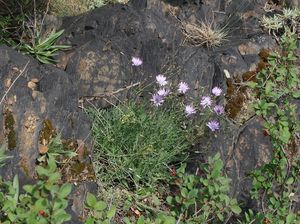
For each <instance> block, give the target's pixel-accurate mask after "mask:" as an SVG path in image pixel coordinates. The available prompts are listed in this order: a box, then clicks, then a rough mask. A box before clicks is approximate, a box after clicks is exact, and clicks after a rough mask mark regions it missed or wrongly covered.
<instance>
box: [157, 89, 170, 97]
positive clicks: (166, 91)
mask: <svg viewBox="0 0 300 224" xmlns="http://www.w3.org/2000/svg"><path fill="white" fill-rule="evenodd" d="M169 93H170V90H168V89H165V88H163V89H160V90H158V91H157V94H158V95H160V96H162V97H166V96H167V95H168V94H169Z"/></svg>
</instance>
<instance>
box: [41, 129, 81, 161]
mask: <svg viewBox="0 0 300 224" xmlns="http://www.w3.org/2000/svg"><path fill="white" fill-rule="evenodd" d="M46 147H47V149H48V150H47V151H46V152H44V153H43V154H41V155H40V156H39V157H38V158H37V161H38V162H40V163H43V162H46V161H47V160H48V158H49V157H50V156H52V157H54V158H55V160H56V162H57V163H59V159H60V158H66V157H69V158H72V157H74V156H76V155H77V153H76V152H74V151H71V150H68V149H66V148H65V147H64V145H63V143H62V141H61V136H60V135H56V136H55V137H54V138H52V139H51V141H50V143H49V145H48V146H46Z"/></svg>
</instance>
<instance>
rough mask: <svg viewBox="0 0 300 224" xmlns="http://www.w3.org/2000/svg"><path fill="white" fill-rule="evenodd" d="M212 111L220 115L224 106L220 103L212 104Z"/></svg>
mask: <svg viewBox="0 0 300 224" xmlns="http://www.w3.org/2000/svg"><path fill="white" fill-rule="evenodd" d="M214 111H215V113H216V114H217V115H222V114H224V107H223V106H221V105H216V106H214Z"/></svg>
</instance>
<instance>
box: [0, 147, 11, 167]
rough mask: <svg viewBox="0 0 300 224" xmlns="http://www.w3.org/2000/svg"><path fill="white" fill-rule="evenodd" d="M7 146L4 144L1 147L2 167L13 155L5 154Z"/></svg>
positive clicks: (0, 163)
mask: <svg viewBox="0 0 300 224" xmlns="http://www.w3.org/2000/svg"><path fill="white" fill-rule="evenodd" d="M5 148H6V147H5V146H4V145H2V146H1V147H0V167H2V166H4V165H5V160H7V159H9V158H11V156H7V155H5Z"/></svg>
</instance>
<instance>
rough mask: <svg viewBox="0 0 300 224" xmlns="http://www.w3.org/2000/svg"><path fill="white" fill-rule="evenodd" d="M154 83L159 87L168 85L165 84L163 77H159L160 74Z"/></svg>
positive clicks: (165, 79)
mask: <svg viewBox="0 0 300 224" xmlns="http://www.w3.org/2000/svg"><path fill="white" fill-rule="evenodd" d="M156 82H157V83H158V85H160V86H165V85H167V83H168V82H167V78H166V77H165V76H164V75H161V74H159V75H157V76H156Z"/></svg>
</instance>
